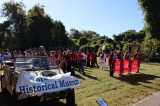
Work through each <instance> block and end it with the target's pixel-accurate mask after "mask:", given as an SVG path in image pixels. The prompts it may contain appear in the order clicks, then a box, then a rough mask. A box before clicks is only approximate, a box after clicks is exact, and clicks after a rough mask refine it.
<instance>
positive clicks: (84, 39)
mask: <svg viewBox="0 0 160 106" xmlns="http://www.w3.org/2000/svg"><path fill="white" fill-rule="evenodd" d="M88 42H89V40H88V39H87V38H85V37H81V38H80V40H79V45H80V46H82V45H86V44H87V43H88Z"/></svg>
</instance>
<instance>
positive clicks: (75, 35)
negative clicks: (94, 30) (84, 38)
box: [69, 28, 81, 39]
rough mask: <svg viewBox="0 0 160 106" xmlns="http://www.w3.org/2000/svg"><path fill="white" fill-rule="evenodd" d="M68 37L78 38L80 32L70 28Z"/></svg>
mask: <svg viewBox="0 0 160 106" xmlns="http://www.w3.org/2000/svg"><path fill="white" fill-rule="evenodd" d="M69 37H70V38H72V39H79V38H80V37H81V34H80V32H79V31H78V30H76V29H74V28H72V29H70V35H69Z"/></svg>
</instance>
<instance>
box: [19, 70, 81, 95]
mask: <svg viewBox="0 0 160 106" xmlns="http://www.w3.org/2000/svg"><path fill="white" fill-rule="evenodd" d="M79 85H80V80H79V79H78V78H76V77H73V76H70V73H65V74H58V75H55V76H53V77H44V76H33V75H30V74H29V73H28V72H25V71H24V72H21V73H20V74H19V76H18V82H17V85H16V91H17V92H22V93H29V94H33V95H42V94H43V93H50V92H56V91H61V90H65V89H68V88H75V87H78V86H79Z"/></svg>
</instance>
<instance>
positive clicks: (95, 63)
mask: <svg viewBox="0 0 160 106" xmlns="http://www.w3.org/2000/svg"><path fill="white" fill-rule="evenodd" d="M93 54H94V59H93V62H94V66H95V65H96V66H97V67H98V62H97V53H96V51H95V52H93Z"/></svg>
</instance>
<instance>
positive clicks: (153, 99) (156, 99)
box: [133, 92, 160, 106]
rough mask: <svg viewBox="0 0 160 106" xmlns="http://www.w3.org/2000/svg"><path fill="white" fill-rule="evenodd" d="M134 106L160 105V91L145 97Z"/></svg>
mask: <svg viewBox="0 0 160 106" xmlns="http://www.w3.org/2000/svg"><path fill="white" fill-rule="evenodd" d="M133 106H160V92H158V93H156V94H154V95H152V96H149V97H147V98H145V99H143V100H142V101H140V102H138V103H136V104H134V105H133Z"/></svg>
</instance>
